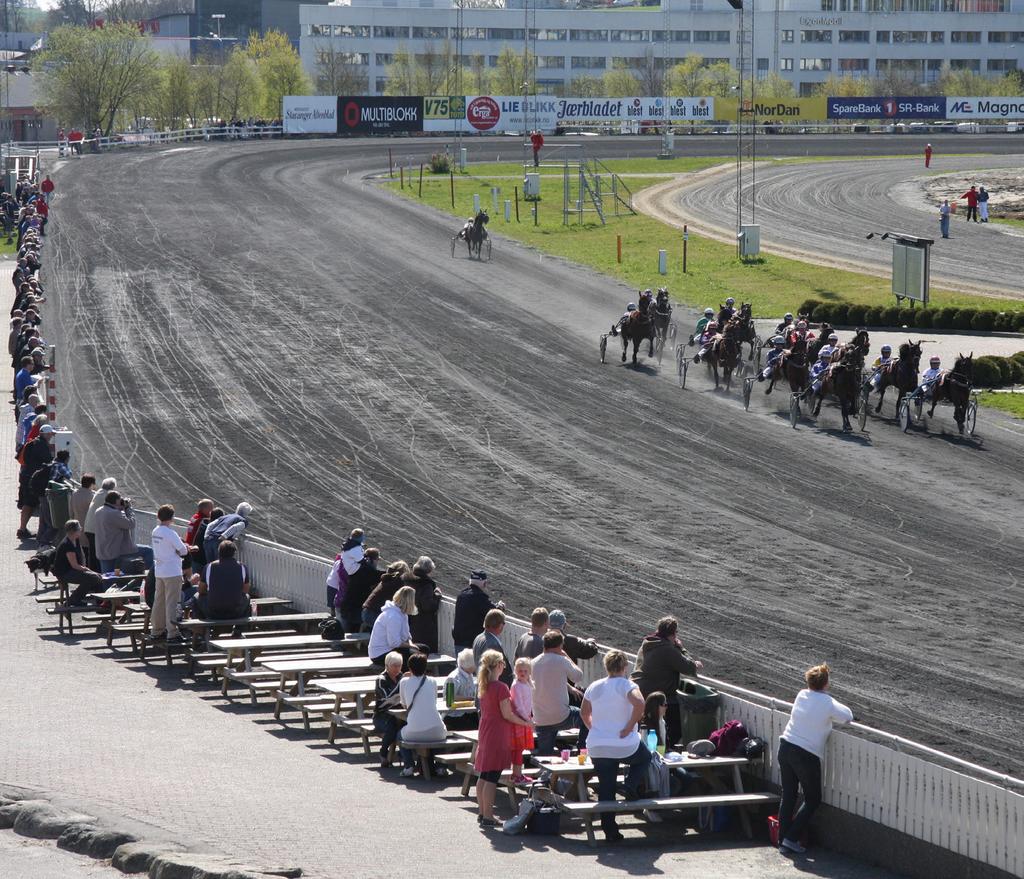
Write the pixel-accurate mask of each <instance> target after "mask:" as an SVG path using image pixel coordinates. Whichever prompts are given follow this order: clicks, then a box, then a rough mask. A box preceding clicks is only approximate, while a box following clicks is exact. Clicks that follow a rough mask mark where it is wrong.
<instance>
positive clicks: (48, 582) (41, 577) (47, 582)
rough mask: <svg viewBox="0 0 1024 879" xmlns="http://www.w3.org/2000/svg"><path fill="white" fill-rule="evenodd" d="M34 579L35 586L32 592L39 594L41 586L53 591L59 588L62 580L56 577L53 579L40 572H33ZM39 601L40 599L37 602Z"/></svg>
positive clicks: (33, 585)
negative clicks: (55, 587) (56, 587)
mask: <svg viewBox="0 0 1024 879" xmlns="http://www.w3.org/2000/svg"><path fill="white" fill-rule="evenodd" d="M32 578H33V584H32V591H33V592H38V591H39V587H40V586H42V587H43V588H44V589H53V587H54V586H57V585H58V584H59V583H60V580H58V579H57V578H56V577H52V576H49V575H47V574H43V573H41V572H40V571H33V572H32ZM64 588H65V589H66V588H67V586H66V585H65V587H64ZM38 600H39V599H38V598H37V599H36V601H38Z"/></svg>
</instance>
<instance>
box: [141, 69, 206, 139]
mask: <svg viewBox="0 0 1024 879" xmlns="http://www.w3.org/2000/svg"><path fill="white" fill-rule="evenodd" d="M194 86H195V83H194V80H193V76H192V66H191V65H190V64H189V63H188V59H187V58H179V57H171V58H168V59H166V60H165V61H164V62H163V64H162V65H161V69H160V88H159V90H158V92H157V100H156V102H155V106H154V107H153V113H152V114H151V115H152V116H154V117H155V118H156V120H157V127H158V128H171V129H175V130H177V129H179V128H190V127H191V126H192V124H193V120H192V109H193V91H194Z"/></svg>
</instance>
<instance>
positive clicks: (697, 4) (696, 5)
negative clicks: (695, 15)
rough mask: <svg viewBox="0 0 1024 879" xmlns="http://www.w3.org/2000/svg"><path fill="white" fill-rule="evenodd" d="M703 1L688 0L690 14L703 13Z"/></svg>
mask: <svg viewBox="0 0 1024 879" xmlns="http://www.w3.org/2000/svg"><path fill="white" fill-rule="evenodd" d="M703 11H704V0H690V12H703Z"/></svg>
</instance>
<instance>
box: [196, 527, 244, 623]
mask: <svg viewBox="0 0 1024 879" xmlns="http://www.w3.org/2000/svg"><path fill="white" fill-rule="evenodd" d="M237 555H238V547H237V545H236V544H235V543H233V542H232V541H230V540H223V541H221V544H220V546H219V547H217V560H216V561H215V562H210V564H208V565H207V566H206V570H204V571H203V575H202V576H201V577H198V576H193V578H192V582H193V583H196V584H197V585H198V586H199V594H198V596H197V598H196V610H197V611H198V613H199V616H200V617H201V618H202V619H204V620H234V619H242V618H243V617H248V616H249V615H250V613H251V610H252V605H251V602H250V600H249V591H250V589H251V588H252V587H251V585H250V583H249V571H248V569H247V568H246V566H245V565H243V564H241V563H240V562H239V561H238V559H237Z"/></svg>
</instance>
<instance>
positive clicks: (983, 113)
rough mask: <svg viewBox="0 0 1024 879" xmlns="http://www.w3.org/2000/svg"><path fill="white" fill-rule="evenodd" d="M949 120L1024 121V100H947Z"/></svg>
mask: <svg viewBox="0 0 1024 879" xmlns="http://www.w3.org/2000/svg"><path fill="white" fill-rule="evenodd" d="M946 118H947V119H1024V98H960V97H956V98H949V97H947V98H946Z"/></svg>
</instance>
